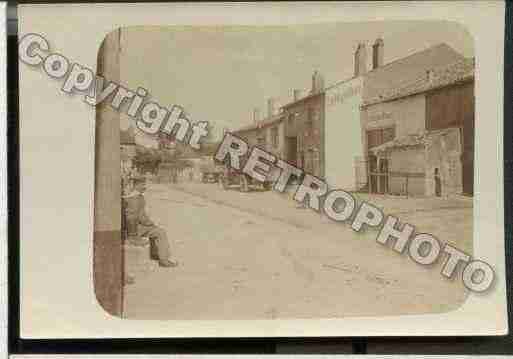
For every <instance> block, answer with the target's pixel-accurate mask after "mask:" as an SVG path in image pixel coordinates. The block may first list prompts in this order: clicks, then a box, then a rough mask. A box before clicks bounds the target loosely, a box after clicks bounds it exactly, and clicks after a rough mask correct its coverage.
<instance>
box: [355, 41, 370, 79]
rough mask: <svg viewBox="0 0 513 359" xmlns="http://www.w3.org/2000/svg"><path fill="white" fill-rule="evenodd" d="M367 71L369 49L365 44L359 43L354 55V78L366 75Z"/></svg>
mask: <svg viewBox="0 0 513 359" xmlns="http://www.w3.org/2000/svg"><path fill="white" fill-rule="evenodd" d="M366 70H367V49H366V47H365V43H363V42H362V43H359V44H358V47H357V48H356V51H355V53H354V77H358V76H360V75H363V74H365V72H366Z"/></svg>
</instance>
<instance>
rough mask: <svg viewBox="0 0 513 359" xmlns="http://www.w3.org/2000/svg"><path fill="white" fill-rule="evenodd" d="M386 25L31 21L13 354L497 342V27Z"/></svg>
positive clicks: (158, 12) (318, 6) (467, 22)
mask: <svg viewBox="0 0 513 359" xmlns="http://www.w3.org/2000/svg"><path fill="white" fill-rule="evenodd" d="M382 4H383V3H366V2H364V3H352V2H318V3H294V4H293V3H289V2H281V3H247V4H242V3H240V4H239V3H231V4H228V3H216V4H210V3H194V4H184V3H173V4H164V3H159V4H147V5H146V4H144V5H143V4H132V5H130V6H120V5H116V4H74V5H67V4H57V5H36V4H26V5H22V6H20V7H19V9H18V12H19V17H20V27H19V36H18V59H19V69H20V70H19V71H20V79H19V82H20V85H19V86H20V88H19V91H20V203H21V206H20V212H21V214H22V215H21V216H20V242H19V246H20V251H19V252H20V333H21V334H20V335H21V336H22V337H23V338H29V339H38V338H39V339H41V338H61V339H66V338H143V339H144V338H189V337H192V338H214V337H230V338H231V337H248V338H251V337H333V336H338V337H341V336H348V337H351V336H355V337H363V336H390V335H391V336H426V335H431V336H442V335H502V334H505V333H507V331H508V326H507V316H506V308H507V302H506V271H505V249H504V202H503V195H504V193H503V186H502V182H503V159H502V156H503V145H504V143H503V141H502V140H501V139H502V137H503V132H502V131H503V128H502V125H503V113H502V108H503V105H504V103H503V88H504V84H503V72H502V71H499V70H500V69H502V68H503V66H504V63H503V61H504V58H503V54H502V47H501V46H502V43H503V37H502V36H503V32H504V31H503V30H504V28H503V27H504V25H503V18H504V6H503V4H499V3H498V2H497V3H494V2H480V3H478V4H479V5H475V6H469V3H466V2H391V3H387V4H388V5H386V6H385V5H382ZM70 9H71V10H77V11H75V12H74V11H69V10H70ZM378 10H379V11H378ZM79 14H80V15H79ZM378 15H379V16H378ZM87 19H95V25H94V26H91V23H90V20H87ZM485 20H486V21H485ZM55 318H63V319H64V320H58V325H56V324H55V322H56V319H55Z"/></svg>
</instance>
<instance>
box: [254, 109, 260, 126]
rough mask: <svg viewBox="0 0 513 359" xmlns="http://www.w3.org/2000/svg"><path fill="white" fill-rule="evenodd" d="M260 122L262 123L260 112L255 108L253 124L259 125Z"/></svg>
mask: <svg viewBox="0 0 513 359" xmlns="http://www.w3.org/2000/svg"><path fill="white" fill-rule="evenodd" d="M258 121H260V110H259V109H258V107H255V108H254V109H253V122H254V123H258Z"/></svg>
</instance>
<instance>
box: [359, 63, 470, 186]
mask: <svg viewBox="0 0 513 359" xmlns="http://www.w3.org/2000/svg"><path fill="white" fill-rule="evenodd" d="M473 89H474V65H473V60H472V59H463V60H460V61H457V62H455V63H453V64H450V65H447V66H442V67H439V68H435V69H432V70H428V71H426V73H425V74H424V75H423V77H421V78H419V79H417V80H415V81H413V82H411V83H410V84H408V85H406V86H403V87H399V88H397V89H395V90H394V91H389V92H384V93H382V94H380V95H378V96H376V97H375V98H374V99H371V100H369V101H367V102H365V103H364V105H363V106H362V112H361V118H362V138H363V144H364V149H365V152H366V156H367V170H368V174H367V178H368V181H367V190H368V191H369V192H373V193H390V194H406V195H415V196H446V195H452V194H462V193H463V194H468V195H472V194H473V158H474V92H473Z"/></svg>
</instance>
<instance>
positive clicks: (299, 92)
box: [293, 89, 301, 101]
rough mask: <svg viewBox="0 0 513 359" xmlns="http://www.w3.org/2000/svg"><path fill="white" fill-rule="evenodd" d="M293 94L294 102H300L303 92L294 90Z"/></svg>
mask: <svg viewBox="0 0 513 359" xmlns="http://www.w3.org/2000/svg"><path fill="white" fill-rule="evenodd" d="M293 93H294V101H297V100H299V99H300V98H301V90H299V89H294V90H293Z"/></svg>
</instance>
